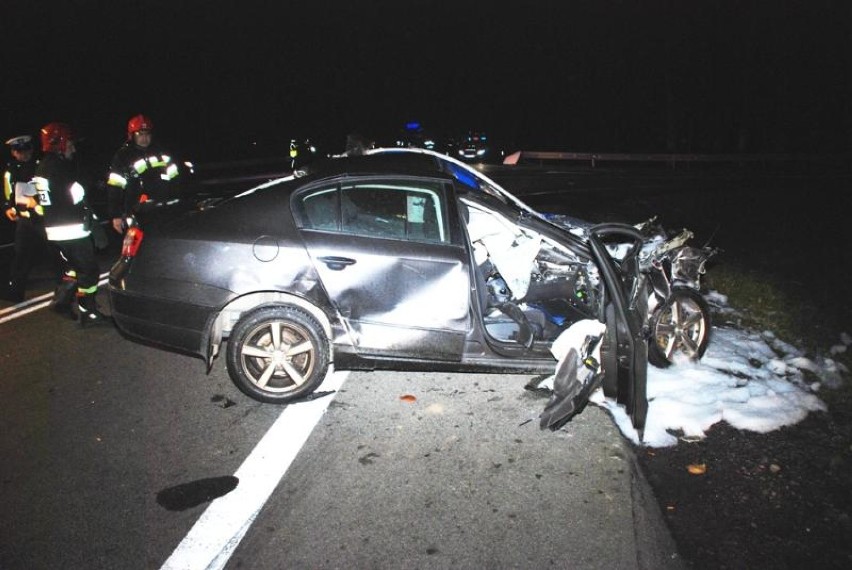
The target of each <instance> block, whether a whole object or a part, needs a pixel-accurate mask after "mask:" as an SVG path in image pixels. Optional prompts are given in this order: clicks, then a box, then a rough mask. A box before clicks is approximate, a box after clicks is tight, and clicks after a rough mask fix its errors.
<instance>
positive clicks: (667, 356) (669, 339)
mask: <svg viewBox="0 0 852 570" xmlns="http://www.w3.org/2000/svg"><path fill="white" fill-rule="evenodd" d="M650 324H651V338H650V339H649V340H648V361H649V362H650V363H651V364H653V365H654V366H656V367H658V368H666V367H668V366H669V365H671V364H672V362H674V360H675V358H676V357H677V355H678V354H683V355H686V356H687V357H688V358H689V359H690V360H699V359H700V358H701V357H702V356H704V351H705V350H707V344H708V343H709V342H710V326H711V323H710V309H709V308H708V307H707V302H706V301H705V300H704V297H702V296H701V295H700V294H699V293H698V292H697V291H695V290H693V289H684V288H678V289H673V290H672V292H671V295H669V297H668V299H666V302H665V303H663V304H662V305H660V306H658V307H657V308H656V309H654V313H653V314H652V315H651V322H650Z"/></svg>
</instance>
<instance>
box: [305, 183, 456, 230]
mask: <svg viewBox="0 0 852 570" xmlns="http://www.w3.org/2000/svg"><path fill="white" fill-rule="evenodd" d="M444 195H445V194H444V189H443V184H442V183H440V182H432V181H416V182H411V181H381V182H373V181H371V182H359V183H354V184H344V185H343V186H331V187H326V188H319V189H315V190H313V191H311V192H309V193H307V194H303V195H302V196H300V197H299V198H298V199H297V201H296V207H295V212H294V213H295V214H297V218H298V219H299V220H300V226H301V227H303V228H306V229H312V230H322V231H333V232H342V233H349V234H356V235H363V236H368V237H380V238H391V239H405V240H411V241H425V242H433V243H447V242H449V241H450V238H449V230H448V228H447V217H446V213H445V212H446V208H445V203H444V199H443V196H444Z"/></svg>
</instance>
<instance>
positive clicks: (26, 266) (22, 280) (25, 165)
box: [2, 135, 46, 302]
mask: <svg viewBox="0 0 852 570" xmlns="http://www.w3.org/2000/svg"><path fill="white" fill-rule="evenodd" d="M6 144H7V145H9V149H10V150H11V153H12V160H11V161H10V162H9V163H8V164H7V165H6V171H5V172H4V174H3V206H2V209H3V214H4V215H5V216H6V218H7V219H8V220H9V221H10V222H14V224H15V257H14V259H13V261H12V265H11V270H10V272H9V282H8V284H7V287H6V288H7V293H6V295H5V296H6V297H7V298H8V299H9V300H10V301H15V302H19V301H23V300H24V292H25V289H26V285H27V277H28V276H29V274H30V270H31V269H32V267H33V264H34V263H35V260H36V259H38V257H39V255H40V254H41V252H42V251H44V248H45V245H46V240H45V236H44V224H43V223H42V219H41V217H40V216H38V215H36V213H35V207H36V205H37V202H36V192H35V186H33V184H32V182H31V181H32V178H33V174H34V173H35V167H36V164H37V163H38V161H37V160H36V159H35V155H34V150H33V138H32V137H31V136H30V135H20V136H17V137H12V138H11V139H9V140H7V141H6Z"/></svg>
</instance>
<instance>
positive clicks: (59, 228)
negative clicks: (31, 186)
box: [33, 152, 90, 241]
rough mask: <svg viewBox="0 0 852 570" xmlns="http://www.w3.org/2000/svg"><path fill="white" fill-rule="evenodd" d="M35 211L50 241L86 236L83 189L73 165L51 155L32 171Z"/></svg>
mask: <svg viewBox="0 0 852 570" xmlns="http://www.w3.org/2000/svg"><path fill="white" fill-rule="evenodd" d="M33 182H34V183H35V187H36V192H37V193H38V204H39V205H38V207H37V208H36V210H37V211H38V212H39V213H40V214H42V215H43V216H44V229H45V232H46V233H47V239H48V240H50V241H66V240H72V239H79V238H84V237H87V236H88V235H89V233H90V232H89V230H88V229H86V227H85V223H84V219H85V215H86V189H85V188H83V185H82V184H80V182H78V181H77V169H76V168H75V166H74V162H73V161H71V160H69V159H67V158H65V157H64V156H62V155H60V154H57V153H55V152H49V153H47V154H45V155H44V157H43V158H42V159H41V162H39V164H38V166H37V167H36V169H35V177H34V178H33Z"/></svg>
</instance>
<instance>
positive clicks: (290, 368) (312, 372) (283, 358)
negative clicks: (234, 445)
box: [226, 306, 329, 404]
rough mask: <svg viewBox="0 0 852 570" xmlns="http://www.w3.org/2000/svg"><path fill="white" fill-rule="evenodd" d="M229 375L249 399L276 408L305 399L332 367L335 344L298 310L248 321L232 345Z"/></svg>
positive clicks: (276, 310)
mask: <svg viewBox="0 0 852 570" xmlns="http://www.w3.org/2000/svg"><path fill="white" fill-rule="evenodd" d="M226 362H227V365H228V374H229V375H230V376H231V380H232V381H233V382H234V384H236V386H237V388H239V389H240V390H241V391H242V392H243V393H244V394H246V395H247V396H249V397H251V398H253V399H255V400H259V401H261V402H267V403H272V404H286V403H288V402H292V401H293V400H297V399H299V398H303V397H305V396H307V395H308V394H310V393H311V392H313V391H314V390H316V389H317V387H319V385H320V384H321V383H322V381H323V379H324V378H325V375H326V372H327V371H328V366H329V342H328V337H327V336H326V334H325V331H324V330H323V328H322V325H320V323H319V322H317V320H316V319H315V318H314V317H312V316H311V315H309V314H308V313H306V312H305V311H303V310H301V309H298V308H296V307H292V306H272V307H264V308H262V309H258V310H255V311H252V312H251V313H248V314H246V315H245V316H243V317H242V318H241V319H240V320H239V321H238V322H237V325H236V326H235V327H234V329H233V330H232V331H231V336H230V338H229V339H228V349H227V358H226Z"/></svg>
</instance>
